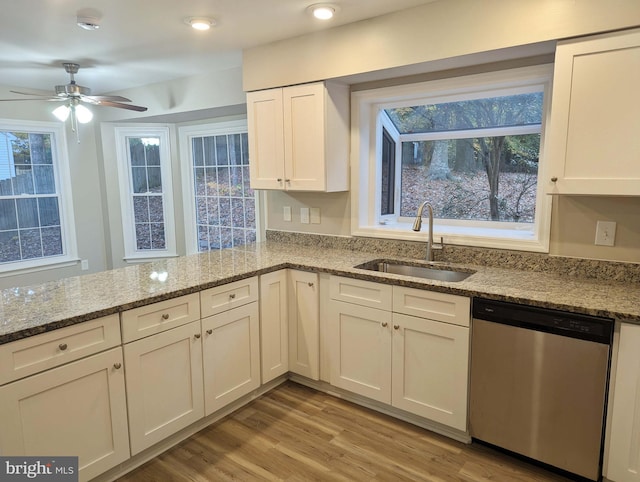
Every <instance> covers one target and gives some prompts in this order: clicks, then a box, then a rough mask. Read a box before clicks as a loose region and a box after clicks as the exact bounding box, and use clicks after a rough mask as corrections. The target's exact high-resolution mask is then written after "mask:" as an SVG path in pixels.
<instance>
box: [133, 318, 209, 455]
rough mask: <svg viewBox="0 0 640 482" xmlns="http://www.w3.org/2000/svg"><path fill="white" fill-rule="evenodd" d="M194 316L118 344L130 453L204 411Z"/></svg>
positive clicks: (176, 428) (180, 427)
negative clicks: (122, 363)
mask: <svg viewBox="0 0 640 482" xmlns="http://www.w3.org/2000/svg"><path fill="white" fill-rule="evenodd" d="M200 338H201V332H200V321H193V322H191V323H188V324H186V325H182V326H179V327H177V328H173V329H171V330H167V331H165V332H162V333H158V334H157V335H153V336H149V337H147V338H143V339H141V340H137V341H134V342H132V343H128V344H126V345H125V346H124V359H125V367H126V380H127V404H128V407H129V431H130V438H131V453H132V454H133V455H135V454H137V453H139V452H141V451H142V450H144V449H146V448H147V447H150V446H151V445H153V444H155V443H157V442H160V441H161V440H163V439H164V438H166V437H168V436H169V435H171V434H173V433H175V432H177V431H178V430H180V429H182V428H184V427H187V426H188V425H190V424H192V423H193V422H195V421H197V420H199V419H200V418H202V417H203V416H204V398H203V383H202V344H201V341H200Z"/></svg>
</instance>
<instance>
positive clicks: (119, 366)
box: [113, 363, 122, 370]
mask: <svg viewBox="0 0 640 482" xmlns="http://www.w3.org/2000/svg"><path fill="white" fill-rule="evenodd" d="M113 368H115V369H116V370H120V368H122V363H114V364H113Z"/></svg>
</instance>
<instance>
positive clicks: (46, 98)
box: [0, 96, 67, 102]
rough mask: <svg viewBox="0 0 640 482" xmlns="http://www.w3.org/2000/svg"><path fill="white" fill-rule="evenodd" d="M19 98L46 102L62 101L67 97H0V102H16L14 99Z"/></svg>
mask: <svg viewBox="0 0 640 482" xmlns="http://www.w3.org/2000/svg"><path fill="white" fill-rule="evenodd" d="M21 100H39V101H43V100H44V101H46V102H64V101H66V100H67V99H66V98H65V97H45V96H42V97H33V98H31V99H0V102H16V101H21Z"/></svg>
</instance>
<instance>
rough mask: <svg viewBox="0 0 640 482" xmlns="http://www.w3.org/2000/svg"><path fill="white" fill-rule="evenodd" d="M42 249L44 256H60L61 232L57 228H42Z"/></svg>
mask: <svg viewBox="0 0 640 482" xmlns="http://www.w3.org/2000/svg"><path fill="white" fill-rule="evenodd" d="M42 249H43V252H44V255H45V256H58V255H61V254H62V232H61V231H60V228H59V227H56V228H42Z"/></svg>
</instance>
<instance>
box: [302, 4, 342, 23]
mask: <svg viewBox="0 0 640 482" xmlns="http://www.w3.org/2000/svg"><path fill="white" fill-rule="evenodd" d="M338 10H339V8H338V6H337V5H334V4H331V3H315V4H313V5H311V6H309V7H308V8H307V11H308V12H309V13H310V14H311V15H313V16H314V17H315V18H317V19H318V20H330V19H332V18H333V16H334V15H335V14H336V13H338Z"/></svg>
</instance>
